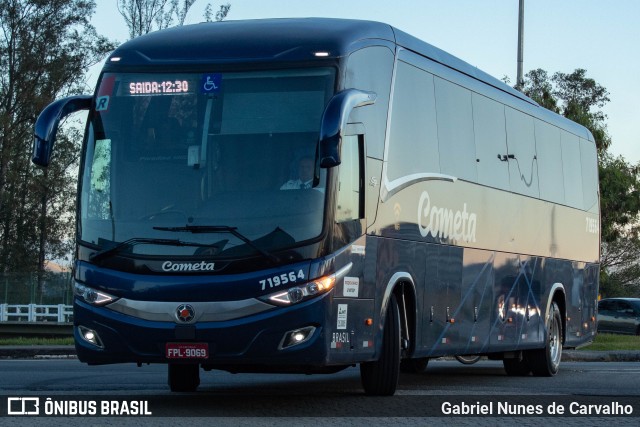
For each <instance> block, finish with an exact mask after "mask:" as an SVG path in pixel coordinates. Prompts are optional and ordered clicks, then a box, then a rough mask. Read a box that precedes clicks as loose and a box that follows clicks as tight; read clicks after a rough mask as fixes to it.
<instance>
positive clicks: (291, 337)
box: [278, 326, 316, 350]
mask: <svg viewBox="0 0 640 427" xmlns="http://www.w3.org/2000/svg"><path fill="white" fill-rule="evenodd" d="M315 330H316V327H315V326H307V327H305V328H300V329H296V330H294V331H289V332H287V333H285V334H284V336H283V337H282V341H280V345H279V346H278V350H283V349H285V348H289V347H293V346H295V345H298V344H302V343H304V342H307V341H309V339H310V338H311V337H312V336H313V333H314V332H315Z"/></svg>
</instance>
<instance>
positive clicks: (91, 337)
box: [78, 326, 104, 348]
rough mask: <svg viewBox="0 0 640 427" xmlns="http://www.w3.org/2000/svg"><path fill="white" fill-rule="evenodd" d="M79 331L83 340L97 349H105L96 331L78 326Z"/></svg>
mask: <svg viewBox="0 0 640 427" xmlns="http://www.w3.org/2000/svg"><path fill="white" fill-rule="evenodd" d="M78 330H79V331H80V336H81V337H82V339H83V340H85V341H86V342H88V343H89V344H92V345H94V346H96V347H100V348H104V345H103V344H102V340H101V339H100V336H99V335H98V333H97V332H96V331H94V330H93V329H89V328H87V327H84V326H78Z"/></svg>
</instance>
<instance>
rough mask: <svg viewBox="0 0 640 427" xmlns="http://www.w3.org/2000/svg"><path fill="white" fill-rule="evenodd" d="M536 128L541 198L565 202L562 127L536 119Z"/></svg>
mask: <svg viewBox="0 0 640 427" xmlns="http://www.w3.org/2000/svg"><path fill="white" fill-rule="evenodd" d="M535 130H536V153H537V157H538V174H539V178H540V198H542V199H544V200H549V201H552V202H555V203H560V204H564V203H565V201H564V178H563V174H562V148H561V146H560V129H558V128H557V127H555V126H552V125H550V124H548V123H545V122H541V121H539V120H538V121H536V125H535Z"/></svg>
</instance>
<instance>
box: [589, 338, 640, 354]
mask: <svg viewBox="0 0 640 427" xmlns="http://www.w3.org/2000/svg"><path fill="white" fill-rule="evenodd" d="M580 350H585V351H615V350H640V335H617V334H598V335H597V336H596V339H595V340H594V341H593V343H592V344H591V345H588V346H586V347H583V348H581V349H580Z"/></svg>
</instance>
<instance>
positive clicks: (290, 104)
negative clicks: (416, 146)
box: [79, 68, 335, 256]
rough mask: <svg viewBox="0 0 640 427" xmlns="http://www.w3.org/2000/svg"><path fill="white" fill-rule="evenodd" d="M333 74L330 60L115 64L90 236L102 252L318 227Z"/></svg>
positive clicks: (280, 242)
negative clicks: (297, 64) (156, 68)
mask: <svg viewBox="0 0 640 427" xmlns="http://www.w3.org/2000/svg"><path fill="white" fill-rule="evenodd" d="M334 82H335V71H334V70H333V69H331V68H316V69H300V70H286V71H282V70H277V71H273V70H272V71H259V72H258V71H252V72H233V73H216V72H210V73H208V72H204V73H166V74H165V73H163V74H159V73H153V74H151V73H147V74H145V73H107V74H104V75H103V76H102V79H101V83H100V85H99V88H98V92H97V94H96V104H95V109H94V110H93V111H92V114H91V117H90V122H89V126H88V136H87V140H86V147H85V150H84V161H83V170H82V171H81V174H82V181H81V187H82V188H81V190H82V191H81V195H80V227H79V232H80V239H81V240H82V241H84V242H86V243H89V244H93V245H95V246H97V247H99V248H100V249H103V250H104V249H105V248H107V249H108V248H109V247H113V246H115V245H117V244H119V243H122V242H124V241H127V240H130V239H146V240H139V241H142V242H144V243H145V244H136V245H131V247H130V248H129V252H131V253H134V254H141V255H178V256H200V255H202V254H203V253H205V252H206V253H207V254H208V255H209V256H211V255H215V254H213V253H211V248H215V252H216V253H217V254H219V255H220V256H224V255H225V254H227V255H233V256H243V255H250V254H255V252H256V246H262V248H263V249H264V250H267V251H270V250H278V249H283V248H285V247H287V246H292V245H296V244H298V243H299V242H302V241H305V240H309V239H312V238H314V237H317V236H318V235H319V234H320V233H321V230H322V225H323V218H324V215H323V213H324V204H325V187H326V176H325V170H321V173H320V176H319V179H318V177H315V179H314V164H315V160H316V159H315V156H316V145H317V141H318V132H319V128H320V121H321V116H322V112H323V110H324V107H325V105H326V103H327V102H328V100H329V98H330V97H331V95H332V94H333V91H334ZM203 230H215V232H207V231H204V232H203ZM225 230H233V232H229V233H225V232H224V231H225ZM239 236H240V237H239ZM153 239H157V240H158V241H160V240H161V239H176V240H178V239H179V240H186V241H189V242H192V243H194V244H196V245H167V244H154V243H153ZM247 241H251V242H254V241H255V242H256V244H248V242H247ZM249 243H250V242H249ZM197 244H201V245H202V246H200V247H198V246H197ZM203 248H205V249H203Z"/></svg>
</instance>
